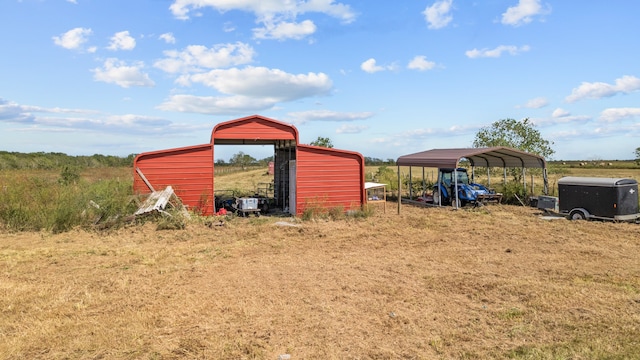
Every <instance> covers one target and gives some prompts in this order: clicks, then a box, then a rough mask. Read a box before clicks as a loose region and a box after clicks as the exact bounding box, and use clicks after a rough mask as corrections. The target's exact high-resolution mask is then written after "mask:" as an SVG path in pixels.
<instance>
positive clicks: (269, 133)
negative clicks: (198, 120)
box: [211, 115, 298, 144]
mask: <svg viewBox="0 0 640 360" xmlns="http://www.w3.org/2000/svg"><path fill="white" fill-rule="evenodd" d="M224 140H244V141H243V142H237V141H236V142H233V143H235V144H244V143H246V144H251V143H253V142H260V141H261V140H295V141H296V142H297V141H298V130H297V129H296V128H295V127H293V126H292V125H290V124H287V123H283V122H280V121H277V120H273V119H270V118H266V117H264V116H260V115H253V116H248V117H245V118H240V119H236V120H231V121H227V122H223V123H220V124H218V125H216V126H215V127H214V128H213V131H212V132H211V143H212V144H218V143H224Z"/></svg>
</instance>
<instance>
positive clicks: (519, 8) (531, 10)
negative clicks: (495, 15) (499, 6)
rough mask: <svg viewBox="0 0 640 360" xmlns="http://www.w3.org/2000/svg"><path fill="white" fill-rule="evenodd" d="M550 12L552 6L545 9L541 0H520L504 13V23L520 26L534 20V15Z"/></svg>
mask: <svg viewBox="0 0 640 360" xmlns="http://www.w3.org/2000/svg"><path fill="white" fill-rule="evenodd" d="M549 12H551V8H550V7H548V8H547V9H543V8H542V5H541V4H540V0H519V1H518V5H516V6H512V7H509V8H508V9H507V11H505V12H504V13H503V14H502V23H503V24H505V25H513V26H520V25H522V24H528V23H530V22H531V21H532V20H533V16H536V15H544V14H548V13H549Z"/></svg>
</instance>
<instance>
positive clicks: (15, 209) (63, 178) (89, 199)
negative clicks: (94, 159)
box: [0, 168, 135, 233]
mask: <svg viewBox="0 0 640 360" xmlns="http://www.w3.org/2000/svg"><path fill="white" fill-rule="evenodd" d="M1 175H2V176H0V228H4V229H6V230H9V231H40V230H48V231H52V232H54V233H59V232H64V231H68V230H70V229H72V228H74V227H77V226H80V227H91V226H93V225H94V224H96V223H97V222H99V221H107V220H109V221H112V222H117V221H118V219H119V218H120V217H121V216H122V215H127V214H130V213H131V212H133V211H134V208H135V204H134V203H132V184H131V180H130V179H126V180H121V179H119V178H116V179H113V178H111V179H105V180H102V179H98V180H92V181H89V180H87V179H84V178H82V177H81V176H80V175H79V173H75V172H73V170H70V169H69V168H64V169H63V170H62V172H61V174H60V175H59V176H55V175H54V174H52V173H51V172H35V173H34V172H23V171H8V172H4V173H3V174H1Z"/></svg>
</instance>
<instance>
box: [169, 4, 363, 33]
mask: <svg viewBox="0 0 640 360" xmlns="http://www.w3.org/2000/svg"><path fill="white" fill-rule="evenodd" d="M204 7H211V8H214V9H216V10H218V11H220V12H226V11H231V10H239V11H246V12H249V13H253V14H254V15H255V16H256V22H257V23H258V24H262V25H263V27H262V28H257V29H254V36H255V37H256V38H258V39H277V40H284V39H302V38H304V37H306V36H308V35H310V34H313V33H314V32H315V31H316V25H315V24H314V23H313V22H311V21H310V20H305V21H302V22H297V21H295V20H296V19H297V17H298V16H300V15H303V14H306V13H321V14H325V15H328V16H331V17H334V18H338V19H340V20H342V22H344V23H351V22H353V21H354V20H355V17H356V14H355V13H354V12H353V11H352V10H351V7H350V6H349V5H347V4H342V3H336V2H335V1H334V0H306V1H305V0H300V1H282V0H242V1H229V0H174V2H173V4H171V6H170V7H169V9H170V10H171V12H172V13H173V15H174V16H175V17H176V18H178V19H183V20H186V19H188V18H189V13H190V12H191V11H192V10H196V9H200V8H204ZM226 28H229V27H228V26H227V25H225V29H226Z"/></svg>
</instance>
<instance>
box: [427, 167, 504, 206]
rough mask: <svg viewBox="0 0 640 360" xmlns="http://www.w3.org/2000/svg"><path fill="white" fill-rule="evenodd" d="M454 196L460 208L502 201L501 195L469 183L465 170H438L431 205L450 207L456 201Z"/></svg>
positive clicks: (482, 186) (479, 185)
mask: <svg viewBox="0 0 640 360" xmlns="http://www.w3.org/2000/svg"><path fill="white" fill-rule="evenodd" d="M456 186H457V187H456ZM456 189H457V190H456ZM456 194H457V200H458V202H459V203H460V205H461V206H464V205H465V204H467V203H471V204H477V203H478V202H482V201H498V202H500V200H501V199H502V194H498V193H496V192H495V191H493V190H490V189H488V188H487V187H485V186H484V185H481V184H476V183H472V182H470V181H469V174H467V169H465V168H457V169H452V168H440V169H438V182H437V183H436V184H435V185H434V189H433V203H434V204H436V205H450V204H452V203H453V201H454V200H455V199H456Z"/></svg>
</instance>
